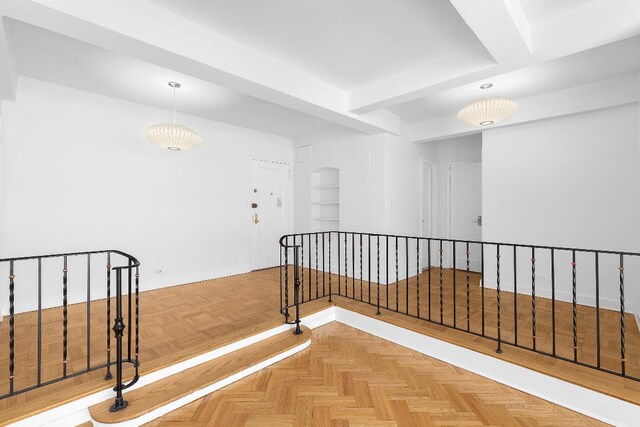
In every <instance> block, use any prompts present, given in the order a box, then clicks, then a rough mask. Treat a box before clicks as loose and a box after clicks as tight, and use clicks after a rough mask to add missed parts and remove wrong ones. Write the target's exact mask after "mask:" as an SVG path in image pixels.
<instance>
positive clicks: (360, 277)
mask: <svg viewBox="0 0 640 427" xmlns="http://www.w3.org/2000/svg"><path fill="white" fill-rule="evenodd" d="M362 299H363V298H362V233H360V301H362Z"/></svg>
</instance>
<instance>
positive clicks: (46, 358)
mask: <svg viewBox="0 0 640 427" xmlns="http://www.w3.org/2000/svg"><path fill="white" fill-rule="evenodd" d="M436 271H437V270H434V271H433V272H432V274H433V275H435V274H436ZM307 273H308V272H307ZM459 274H461V273H459ZM443 276H444V288H445V291H444V292H445V298H444V301H445V302H444V304H443V312H444V313H445V316H452V310H451V307H450V306H449V301H451V295H452V294H451V292H452V291H451V289H452V283H451V282H452V273H451V271H450V270H444V272H443ZM142 280H144V277H142ZM333 280H336V278H335V277H334V278H333ZM432 280H433V278H432ZM279 283H280V278H279V271H278V269H269V270H261V271H256V272H252V273H248V274H243V275H238V276H232V277H226V278H221V279H216V280H211V281H206V282H200V283H193V284H188V285H182V286H176V287H171V288H164V289H159V290H155V291H149V292H144V293H142V294H141V303H140V304H141V305H140V310H141V317H140V319H141V320H140V321H141V324H140V331H141V338H140V345H141V363H142V364H141V368H140V371H141V373H142V374H144V373H147V372H151V371H153V370H156V369H160V368H162V367H165V366H168V365H170V364H173V363H175V362H177V361H180V360H184V359H186V358H189V357H192V356H195V355H198V354H201V353H203V352H205V351H207V350H210V349H212V348H215V347H219V346H222V345H224V344H227V343H229V342H232V341H236V340H238V339H241V338H243V337H246V336H248V335H252V334H255V333H257V332H260V331H262V330H265V329H269V328H272V327H274V326H278V325H280V324H281V322H282V317H281V316H279V315H278V309H279V297H280V290H279ZM334 283H337V282H334ZM420 283H421V285H420V288H421V303H420V305H421V307H422V308H421V310H423V309H424V308H425V307H427V305H428V301H425V300H423V298H425V297H426V295H427V293H426V292H424V289H426V288H424V284H425V283H426V281H425V279H424V278H422V277H421V279H420ZM458 283H464V282H463V281H462V280H461V279H460V278H459V280H458ZM355 285H356V287H357V291H356V292H359V288H358V285H359V282H358V281H357V280H356V282H355ZM342 286H343V287H344V283H343V285H342ZM432 286H433V283H432ZM363 288H364V292H366V291H367V289H368V288H367V284H365V286H364V287H363ZM381 288H382V289H381V292H382V294H381V295H382V299H383V300H384V301H386V295H385V294H384V292H385V289H384V287H381ZM462 288H463V287H461V286H459V287H458V288H457V289H456V290H457V292H458V293H460V292H462ZM305 289H306V290H308V283H305ZM403 289H404V286H402V284H401V286H400V287H399V288H398V292H399V294H400V295H401V297H400V301H403V299H402V295H404V294H402V293H401V292H404V290H403ZM412 289H413V288H412V287H411V286H410V291H409V293H410V297H411V298H414V297H413V295H414V293H413V291H412ZM335 290H336V288H335V287H334V291H335ZM394 290H395V289H394V287H393V286H390V287H389V297H390V302H392V303H393V304H395V292H394ZM312 291H314V289H312ZM349 292H351V284H350V285H349ZM373 292H374V293H375V292H376V291H375V290H374V291H373ZM435 292H436V291H435V290H434V288H433V287H432V316H434V314H435V313H438V316H439V308H438V305H437V304H438V301H439V298H437V297H436V294H434V293H435ZM505 294H506V293H505ZM478 295H479V294H478V287H477V278H476V286H472V287H471V309H472V311H473V316H474V317H473V319H472V324H471V327H472V328H478V326H477V325H478V320H477V318H478V314H477V313H478V310H479V309H480V304H479V302H480V299H479V298H478ZM492 298H493V300H494V301H495V297H492V296H491V291H489V290H486V291H485V304H487V305H488V306H489V307H490V306H491V304H494V303H492V302H491V301H492ZM504 299H505V300H509V299H510V298H508V297H505V298H504ZM335 301H336V304H338V305H340V306H343V307H345V308H348V309H350V310H353V311H358V312H361V313H363V314H366V315H372V316H374V315H375V308H374V307H371V306H368V305H364V304H362V303H359V302H353V301H350V300H346V299H344V298H340V297H336V298H335ZM401 304H402V302H401ZM507 304H508V303H507ZM523 304H524V305H523V307H522V309H520V308H519V316H518V317H519V319H520V316H521V315H522V316H524V315H525V314H526V313H527V312H528V311H527V310H526V306H527V302H526V301H525V302H524V303H523ZM544 304H545V303H544V301H543V300H542V299H540V300H539V305H538V310H539V311H540V312H541V313H542V312H543V311H544V310H543V308H544ZM518 305H519V306H520V299H518ZM327 306H328V303H327V300H326V299H322V300H318V301H314V302H312V303H305V304H304V305H302V308H301V311H302V313H303V315H304V314H307V313H311V312H314V311H318V310H321V309H324V308H326V307H327ZM464 306H465V302H464V298H461V297H458V298H457V313H456V314H457V318H458V319H459V321H460V322H462V317H460V316H464V312H465V310H464V309H463V307H464ZM104 307H105V301H104V300H103V301H95V302H93V303H92V331H93V333H92V346H91V351H92V359H93V360H95V361H102V362H103V361H104V359H105V351H106V346H105V344H104V341H105V335H104V334H105V333H106V314H105V309H104ZM401 307H402V306H401ZM411 307H413V305H411V304H410V308H411ZM529 309H530V306H529ZM579 309H580V313H581V314H580V316H582V317H581V318H580V319H581V320H580V323H579V325H580V326H579V329H578V330H579V334H582V335H581V337H582V336H583V335H584V338H581V340H585V341H584V342H586V340H588V339H590V338H589V337H588V336H587V335H588V331H589V330H590V329H591V330H593V326H589V323H588V320H589V319H590V318H592V317H593V316H592V315H589V311H588V310H589V309H586V308H585V310H586V311H583V308H582V307H580V308H579ZM504 310H505V311H504V315H503V316H505V317H504V318H503V321H504V323H505V324H506V323H508V312H507V310H506V308H505V309H504ZM557 310H564V311H566V310H567V308H562V307H557ZM61 311H62V310H61V309H59V308H57V309H50V310H45V311H44V312H43V319H44V331H45V332H44V342H45V343H46V345H45V346H44V347H43V366H45V370H44V371H45V372H44V378H45V379H46V378H51V377H52V376H53V375H54V374H56V373H59V372H61V366H62V365H61V362H62V348H61V345H60V342H61V335H62V332H61V331H62V326H61V324H62V315H61ZM583 313H584V314H583ZM611 313H613V312H611ZM85 315H86V307H85V306H84V305H82V304H79V305H73V306H70V307H69V331H70V332H69V355H70V357H69V372H70V373H71V372H74V371H77V370H79V369H82V368H83V367H84V366H85V363H86V353H87V348H86V335H85V321H86V319H85ZM421 315H422V316H423V317H424V316H425V315H426V311H424V312H421ZM612 315H613V314H612ZM557 316H560V317H558V319H562V318H563V317H562V316H570V314H557ZM377 318H379V319H381V320H385V321H390V322H394V323H396V324H398V325H400V326H403V327H407V328H410V329H412V330H415V331H417V332H420V333H423V334H427V335H431V336H434V337H436V338H439V339H443V340H445V341H449V342H452V343H454V344H457V345H462V346H465V347H468V348H471V349H474V350H476V351H480V352H483V353H486V354H490V355H493V356H496V357H500V358H503V359H505V360H510V361H513V362H514V363H517V364H520V365H523V366H527V367H531V368H532V369H536V370H538V371H541V372H545V373H549V374H551V375H556V376H559V377H561V378H563V379H566V380H568V381H572V382H575V383H577V384H581V385H583V386H586V387H589V388H593V389H595V390H599V391H602V392H604V393H608V394H611V395H614V396H617V397H621V398H623V399H626V400H629V401H632V402H637V403H640V383H638V382H636V381H631V380H625V379H622V378H618V377H614V376H612V375H607V374H601V373H599V372H597V371H594V370H592V369H588V368H582V367H579V366H576V365H574V364H570V363H561V362H559V361H557V360H553V359H550V358H547V357H544V356H541V355H538V354H534V353H531V352H528V351H526V350H519V349H515V348H507V347H505V352H504V353H503V354H502V355H499V356H498V355H496V354H495V343H494V342H492V341H488V340H485V339H482V338H478V337H473V336H470V335H468V334H466V333H463V332H458V331H453V330H451V329H447V328H443V327H442V326H440V325H436V324H431V323H428V322H424V321H422V320H417V319H413V318H408V317H406V316H401V315H397V314H394V313H391V312H388V311H383V314H382V315H381V316H378V317H377ZM568 318H569V317H565V319H568ZM583 318H584V320H583ZM36 319H37V316H36V314H35V313H25V314H19V315H17V316H16V320H15V323H16V385H17V386H18V385H26V384H33V383H34V382H35V372H36V369H35V367H36V363H37V352H36V348H35V342H36V340H35V336H36V332H37V331H36V325H37V323H36ZM447 319H449V320H450V319H451V317H446V318H445V320H447ZM5 320H6V317H5ZM449 320H447V321H449ZM485 322H486V328H487V333H490V332H491V330H492V329H491V328H494V329H493V330H495V326H493V325H495V318H494V319H490V318H489V317H488V318H487V319H486V320H485ZM545 322H546V323H545ZM563 322H564V323H565V324H566V321H563ZM583 322H584V323H583ZM549 324H550V320H549V316H548V315H544V316H543V315H541V316H540V318H539V323H538V330H539V331H540V332H539V334H538V335H539V337H540V338H539V343H540V345H548V340H546V339H543V338H542V336H544V334H543V331H544V330H545V328H549ZM605 324H607V325H610V326H607V327H603V328H602V339H603V340H608V341H607V342H609V343H611V345H610V346H609V345H606V346H603V350H605V352H606V351H607V350H606V349H605V347H606V348H609V347H611V360H612V362H611V363H612V365H614V366H615V363H616V360H618V359H617V357H616V356H617V352H618V349H619V347H618V343H619V328H617V327H616V326H617V323H616V322H615V320H611V322H609V321H608V320H607V321H606V322H605ZM527 330H528V327H527V323H526V320H525V319H524V318H523V319H522V321H521V323H520V324H519V329H518V334H519V339H521V340H522V342H526V340H527V337H526V334H527ZM547 330H548V329H547ZM504 333H505V337H507V336H508V334H507V332H506V331H504ZM520 334H522V335H520ZM8 336H9V333H8V322H7V321H2V322H0V337H2V338H0V369H2V371H4V372H0V390H1V392H2V393H4V392H6V390H7V377H8ZM528 339H529V340H530V338H528ZM638 340H640V334H638V330H637V326H636V324H635V321H634V320H633V319H629V321H628V322H627V346H628V349H629V350H628V358H629V362H628V363H629V365H628V366H629V368H628V369H630V372H631V373H633V372H634V371H633V369H638V368H637V367H638V366H639V365H640V363H639V362H638V359H637V357H638V355H639V354H640V352H639V351H638V347H637V344H636V343H637V342H638ZM560 341H562V340H559V344H560V345H562V344H561V343H560ZM564 341H566V340H564ZM564 341H563V342H564ZM603 342H604V341H603ZM580 348H584V347H583V345H582V344H581V345H580ZM563 354H565V353H563ZM606 354H609V353H606ZM579 357H588V353H587V352H586V351H584V350H581V351H580V352H579ZM607 357H608V356H606V355H605V358H604V359H603V364H604V363H609V362H605V361H606V360H607V359H606V358H607ZM607 366H608V365H607ZM634 367H635V368H634ZM127 375H131V370H130V369H126V370H125V376H127ZM103 376H104V371H94V372H91V373H88V374H85V375H81V376H78V377H75V378H72V379H68V380H65V381H62V382H59V383H57V384H53V385H50V386H47V387H44V388H41V389H38V390H35V391H32V392H28V393H24V394H21V395H17V396H14V397H11V398H8V399H3V400H0V425H2V424H5V423H6V422H7V421H8V420H16V419H21V418H24V417H25V416H28V415H29V414H34V413H37V412H40V411H42V410H45V409H47V408H50V407H54V406H56V405H59V404H61V403H64V402H68V401H70V400H73V399H75V398H78V397H81V396H84V395H87V394H89V393H92V392H95V391H98V390H104V389H107V388H109V387H111V386H112V383H108V382H105V381H104V380H103Z"/></svg>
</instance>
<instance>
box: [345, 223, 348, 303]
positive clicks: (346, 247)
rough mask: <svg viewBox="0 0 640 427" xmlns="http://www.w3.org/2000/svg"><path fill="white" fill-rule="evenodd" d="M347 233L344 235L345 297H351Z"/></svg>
mask: <svg viewBox="0 0 640 427" xmlns="http://www.w3.org/2000/svg"><path fill="white" fill-rule="evenodd" d="M348 245H349V244H348V243H347V233H344V296H345V297H348V296H349V275H348V274H347V273H348V269H349V267H348V249H349V246H348Z"/></svg>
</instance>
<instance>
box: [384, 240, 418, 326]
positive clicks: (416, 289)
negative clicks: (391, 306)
mask: <svg viewBox="0 0 640 427" xmlns="http://www.w3.org/2000/svg"><path fill="white" fill-rule="evenodd" d="M387 305H388V304H387ZM416 313H417V315H418V318H420V239H416Z"/></svg>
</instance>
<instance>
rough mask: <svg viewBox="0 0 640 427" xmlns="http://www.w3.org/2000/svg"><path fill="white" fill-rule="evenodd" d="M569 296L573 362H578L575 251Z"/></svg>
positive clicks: (573, 252) (572, 257) (572, 255)
mask: <svg viewBox="0 0 640 427" xmlns="http://www.w3.org/2000/svg"><path fill="white" fill-rule="evenodd" d="M571 260H572V261H571V276H572V285H571V296H572V304H573V306H572V308H573V361H574V362H577V361H578V305H577V304H578V301H577V296H578V292H577V286H576V285H577V284H576V251H571Z"/></svg>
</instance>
